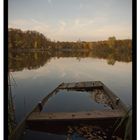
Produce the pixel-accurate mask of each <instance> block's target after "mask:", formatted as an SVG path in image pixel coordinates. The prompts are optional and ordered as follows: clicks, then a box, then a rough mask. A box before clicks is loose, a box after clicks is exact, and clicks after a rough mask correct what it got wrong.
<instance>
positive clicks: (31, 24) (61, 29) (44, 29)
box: [9, 17, 132, 41]
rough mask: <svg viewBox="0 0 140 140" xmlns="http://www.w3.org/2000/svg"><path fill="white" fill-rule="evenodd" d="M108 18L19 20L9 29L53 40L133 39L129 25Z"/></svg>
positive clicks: (10, 25) (12, 23)
mask: <svg viewBox="0 0 140 140" xmlns="http://www.w3.org/2000/svg"><path fill="white" fill-rule="evenodd" d="M107 21H108V18H107V17H96V18H93V19H88V18H75V19H67V20H66V19H65V20H64V19H61V20H58V21H56V22H55V23H49V22H47V21H39V20H36V19H30V20H25V19H18V20H14V21H10V22H9V27H14V28H20V29H23V30H36V31H39V32H41V33H43V34H44V35H46V36H47V37H49V38H50V39H52V40H54V39H55V40H59V41H64V40H65V41H77V40H78V39H79V38H80V39H81V40H100V39H107V38H108V37H109V36H111V35H115V36H117V38H128V37H129V38H131V33H132V31H131V30H132V29H131V26H130V25H129V24H126V23H121V24H118V23H116V24H114V23H113V24H112V23H108V24H105V23H106V22H107Z"/></svg>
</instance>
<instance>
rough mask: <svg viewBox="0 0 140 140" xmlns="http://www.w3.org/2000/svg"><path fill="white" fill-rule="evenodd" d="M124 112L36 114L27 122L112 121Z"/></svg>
mask: <svg viewBox="0 0 140 140" xmlns="http://www.w3.org/2000/svg"><path fill="white" fill-rule="evenodd" d="M124 114H125V113H124V112H123V111H120V110H104V111H90V112H68V113H66V112H60V113H47V112H39V113H38V112H34V113H32V114H31V115H30V116H29V117H28V119H27V121H28V122H29V121H34V122H35V121H46V122H47V121H74V120H98V119H112V118H121V117H123V116H124Z"/></svg>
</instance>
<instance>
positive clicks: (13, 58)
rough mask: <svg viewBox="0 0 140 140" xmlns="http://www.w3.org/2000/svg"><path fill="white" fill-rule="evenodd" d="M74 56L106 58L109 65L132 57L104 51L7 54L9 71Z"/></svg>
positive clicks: (33, 67) (36, 67) (128, 60)
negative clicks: (52, 59)
mask: <svg viewBox="0 0 140 140" xmlns="http://www.w3.org/2000/svg"><path fill="white" fill-rule="evenodd" d="M54 57H56V58H58V59H59V58H63V57H76V58H77V60H79V61H80V60H81V58H87V57H90V58H99V59H106V60H107V63H108V64H109V65H114V64H115V62H116V61H121V62H131V60H132V57H131V55H129V54H127V53H123V54H117V53H116V52H115V53H114V52H113V53H112V54H110V53H104V52H99V51H95V52H94V51H93V52H91V51H35V52H10V53H9V56H8V61H9V65H8V67H9V71H22V70H23V69H29V70H30V69H38V68H40V67H42V66H44V65H45V64H46V63H48V62H49V61H50V60H51V58H54Z"/></svg>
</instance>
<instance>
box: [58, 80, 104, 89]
mask: <svg viewBox="0 0 140 140" xmlns="http://www.w3.org/2000/svg"><path fill="white" fill-rule="evenodd" d="M99 87H102V83H101V82H100V81H95V82H91V81H88V82H73V83H63V84H62V85H61V86H60V87H59V89H84V88H85V89H86V88H99Z"/></svg>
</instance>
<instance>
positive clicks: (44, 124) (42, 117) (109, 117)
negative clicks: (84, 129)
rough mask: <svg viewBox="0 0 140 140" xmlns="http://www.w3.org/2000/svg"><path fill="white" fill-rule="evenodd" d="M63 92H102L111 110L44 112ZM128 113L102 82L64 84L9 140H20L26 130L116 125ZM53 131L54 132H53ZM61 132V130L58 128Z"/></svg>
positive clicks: (20, 124)
mask: <svg viewBox="0 0 140 140" xmlns="http://www.w3.org/2000/svg"><path fill="white" fill-rule="evenodd" d="M61 90H76V91H93V90H100V91H104V94H105V95H106V96H107V97H108V99H109V106H110V107H111V108H112V109H111V110H95V111H90V112H87V111H85V112H68V113H66V112H58V113H55V112H51V113H47V112H42V109H43V107H44V105H45V103H46V102H47V101H48V100H49V98H50V97H51V96H53V95H56V94H57V93H58V92H59V91H61ZM126 112H127V108H126V106H125V105H124V104H123V103H122V101H121V100H120V99H119V98H118V97H117V96H116V95H115V94H114V93H113V92H112V91H110V89H109V88H108V87H107V86H105V85H104V84H103V83H102V82H100V81H88V82H73V83H62V84H60V85H59V86H58V87H57V88H56V89H54V90H53V91H52V92H51V93H50V94H48V95H47V96H46V97H45V98H43V99H42V101H40V102H39V103H38V104H37V105H36V106H35V107H34V109H33V110H32V112H30V113H29V114H28V115H27V116H26V117H25V119H24V120H23V121H22V122H21V123H19V124H18V125H17V127H16V129H15V130H14V132H13V133H12V135H11V136H9V140H19V139H20V136H21V135H22V133H23V131H24V129H26V128H28V129H32V130H38V129H40V130H42V131H45V130H46V131H50V132H51V129H50V128H51V127H53V126H55V125H56V124H57V126H60V127H62V126H63V125H66V124H76V123H77V124H78V123H80V122H82V123H88V122H89V123H91V122H92V123H94V124H96V123H97V124H99V123H100V124H102V122H104V123H106V124H107V123H109V122H110V123H112V122H113V123H114V122H115V121H116V120H118V119H121V118H122V117H124V115H125V114H126ZM52 131H53V130H52ZM58 131H59V128H58Z"/></svg>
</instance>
